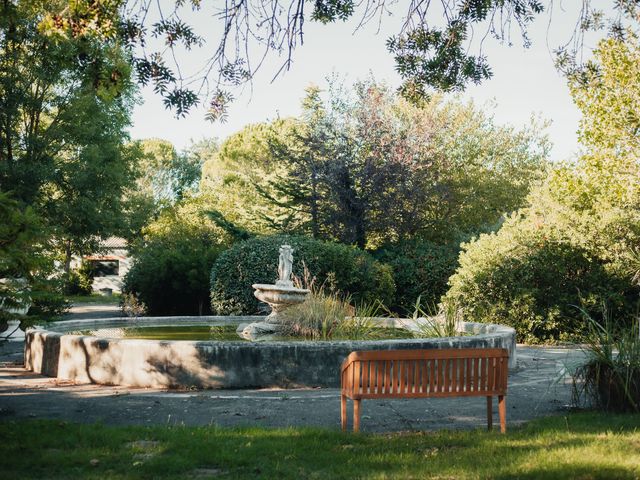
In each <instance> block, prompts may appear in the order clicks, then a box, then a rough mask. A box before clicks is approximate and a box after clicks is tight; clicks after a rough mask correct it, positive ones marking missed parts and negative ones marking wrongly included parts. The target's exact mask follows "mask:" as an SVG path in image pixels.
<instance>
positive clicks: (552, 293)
mask: <svg viewBox="0 0 640 480" xmlns="http://www.w3.org/2000/svg"><path fill="white" fill-rule="evenodd" d="M556 233H557V232H556ZM449 283H450V287H451V288H450V290H449V291H448V292H447V295H446V297H445V299H446V300H448V301H452V302H453V303H454V304H456V305H458V306H460V307H462V308H463V309H464V318H465V320H470V321H478V322H491V323H501V324H506V325H510V326H512V327H514V328H515V329H516V332H517V338H518V341H526V342H533V343H538V342H554V341H559V340H568V339H570V338H571V337H572V336H575V335H578V334H580V333H581V332H582V331H583V330H584V328H585V322H584V319H583V318H582V313H581V312H580V310H579V309H578V308H577V306H579V305H582V306H583V308H584V309H585V310H586V311H587V312H588V313H589V314H591V315H593V316H594V318H599V315H601V305H602V302H607V304H609V305H610V306H611V308H612V312H613V313H614V314H615V315H616V316H617V317H620V318H622V317H625V316H628V315H629V314H630V311H631V310H633V309H634V308H635V305H636V304H637V298H638V297H637V294H638V291H637V288H636V287H634V286H633V285H632V283H631V281H630V279H628V278H625V277H624V276H620V275H619V274H616V273H615V271H614V270H611V269H608V268H607V264H606V263H605V262H604V261H602V260H601V259H599V258H598V257H596V256H594V255H593V254H592V253H590V252H589V251H588V250H587V249H585V248H583V247H581V246H579V245H575V244H572V243H571V242H570V241H568V240H567V239H563V238H561V237H559V236H555V235H554V232H553V231H551V230H550V229H549V230H547V229H545V228H538V227H536V226H535V225H533V226H531V225H528V224H525V223H523V222H520V221H518V219H516V218H515V217H514V218H512V219H511V220H510V221H508V222H507V223H506V224H505V225H504V226H503V228H502V229H501V230H500V231H499V232H497V233H495V234H489V235H482V236H480V238H479V239H478V240H477V241H475V242H471V243H468V244H464V245H463V253H462V254H461V255H460V267H459V268H458V270H457V271H456V273H455V274H454V275H453V276H452V277H451V279H450V280H449Z"/></svg>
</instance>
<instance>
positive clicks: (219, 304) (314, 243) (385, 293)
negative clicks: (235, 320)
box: [211, 235, 395, 315]
mask: <svg viewBox="0 0 640 480" xmlns="http://www.w3.org/2000/svg"><path fill="white" fill-rule="evenodd" d="M285 244H287V245H291V246H292V247H293V249H294V254H293V256H294V265H293V274H294V275H296V276H298V277H299V278H302V277H303V275H304V266H306V267H307V269H308V271H309V273H310V274H311V275H312V276H314V277H316V281H317V282H320V283H322V282H324V281H328V282H329V283H331V285H332V286H335V288H337V289H338V290H339V291H341V292H344V293H345V294H349V295H351V296H352V298H353V300H354V301H355V302H357V303H361V302H363V303H368V302H373V301H375V300H380V301H381V302H383V303H384V304H387V303H389V302H390V301H391V300H392V299H393V294H394V290H395V287H394V283H393V276H392V272H391V268H390V267H389V266H387V265H383V264H382V263H380V262H377V261H375V260H374V259H373V257H372V256H371V255H369V254H368V253H366V252H363V251H361V250H358V249H357V248H355V247H350V246H347V245H341V244H337V243H329V242H323V241H320V240H314V239H310V238H305V237H297V236H287V235H274V236H268V237H257V238H253V239H250V240H246V241H244V242H240V243H237V244H235V245H234V246H233V247H232V248H230V249H229V250H227V251H225V252H224V253H222V254H221V255H220V257H219V258H218V260H217V261H216V263H215V265H214V266H213V268H212V270H211V307H212V309H213V311H214V312H216V313H217V314H220V315H229V314H255V313H259V312H260V311H261V307H260V306H259V302H258V300H257V299H256V298H255V297H254V296H253V288H252V287H251V285H252V284H254V283H269V284H272V283H274V282H275V280H276V279H277V278H278V257H279V249H280V246H281V245H285Z"/></svg>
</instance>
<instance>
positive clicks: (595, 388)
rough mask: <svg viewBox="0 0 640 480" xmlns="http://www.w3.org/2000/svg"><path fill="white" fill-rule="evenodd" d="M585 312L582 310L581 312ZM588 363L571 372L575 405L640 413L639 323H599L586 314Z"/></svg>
mask: <svg viewBox="0 0 640 480" xmlns="http://www.w3.org/2000/svg"><path fill="white" fill-rule="evenodd" d="M583 313H584V312H583ZM584 316H585V319H586V322H587V332H588V333H587V334H586V335H585V338H584V349H585V352H586V353H587V358H588V360H587V362H586V363H585V364H583V365H581V366H580V367H578V369H577V370H576V371H575V373H574V375H573V394H574V404H576V405H587V406H592V407H594V408H597V409H600V410H604V411H611V412H640V324H639V320H638V317H635V318H634V320H633V321H632V322H628V323H627V324H626V325H625V326H619V325H617V324H615V323H614V322H612V320H611V316H610V314H608V313H607V311H606V310H605V312H604V315H603V318H604V320H603V322H602V323H599V322H597V321H596V320H594V319H593V318H592V317H591V316H589V315H588V314H586V313H585V315H584Z"/></svg>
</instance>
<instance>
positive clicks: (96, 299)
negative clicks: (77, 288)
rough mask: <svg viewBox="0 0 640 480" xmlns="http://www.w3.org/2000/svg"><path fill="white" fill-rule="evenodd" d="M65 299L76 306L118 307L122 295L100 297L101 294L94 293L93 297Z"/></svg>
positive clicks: (80, 296) (69, 296) (79, 296)
mask: <svg viewBox="0 0 640 480" xmlns="http://www.w3.org/2000/svg"><path fill="white" fill-rule="evenodd" d="M65 298H66V299H67V300H68V301H69V302H71V303H74V304H78V303H79V304H86V305H91V304H109V305H118V304H119V303H120V295H119V294H117V293H114V294H113V295H100V294H99V293H92V294H91V295H67V296H65Z"/></svg>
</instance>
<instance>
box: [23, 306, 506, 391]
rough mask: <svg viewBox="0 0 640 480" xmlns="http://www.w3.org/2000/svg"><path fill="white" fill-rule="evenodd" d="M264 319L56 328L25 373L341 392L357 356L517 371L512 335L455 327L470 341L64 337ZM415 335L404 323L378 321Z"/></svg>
mask: <svg viewBox="0 0 640 480" xmlns="http://www.w3.org/2000/svg"><path fill="white" fill-rule="evenodd" d="M263 318H264V317H253V316H242V317H240V316H236V317H220V316H209V317H145V318H139V319H135V320H133V319H130V318H117V319H113V318H110V319H101V320H100V319H91V320H75V321H64V322H56V323H52V324H49V325H47V327H46V330H45V329H42V328H37V329H29V330H27V332H26V341H25V367H26V368H27V369H29V370H31V371H33V372H35V373H39V374H43V375H47V376H50V377H56V378H58V379H60V380H70V381H74V382H80V383H87V382H90V383H98V384H105V385H126V386H131V387H152V388H191V387H197V388H262V387H282V388H294V387H338V386H339V384H340V377H339V371H340V365H341V364H342V361H343V360H344V359H345V358H346V356H347V355H348V354H349V353H350V352H352V351H354V350H390V349H439V348H483V347H484V348H507V349H508V350H509V354H510V357H509V368H514V367H515V366H516V348H515V347H516V344H515V330H514V329H513V328H510V327H505V326H502V325H493V324H482V323H472V322H460V325H459V327H458V328H459V331H460V332H466V333H467V334H469V333H470V334H472V335H470V336H459V337H444V338H416V339H401V340H366V341H355V340H351V341H345V340H342V341H328V342H324V341H323V342H311V341H290V342H282V341H280V342H278V341H275V342H244V341H240V340H239V341H237V342H234V341H231V342H229V341H225V342H222V341H184V340H176V341H159V340H137V339H126V338H110V337H108V336H103V337H93V336H85V335H74V334H70V333H68V332H73V331H85V330H98V329H107V328H122V327H141V326H162V325H203V324H206V325H240V324H241V323H251V322H255V321H259V320H262V319H263ZM376 321H378V322H379V324H380V325H384V326H395V327H405V328H412V326H411V320H409V319H376Z"/></svg>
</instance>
